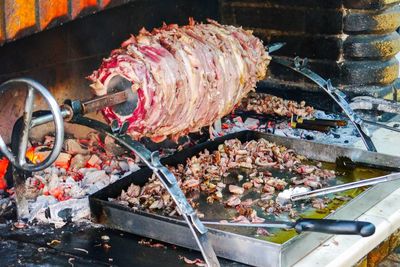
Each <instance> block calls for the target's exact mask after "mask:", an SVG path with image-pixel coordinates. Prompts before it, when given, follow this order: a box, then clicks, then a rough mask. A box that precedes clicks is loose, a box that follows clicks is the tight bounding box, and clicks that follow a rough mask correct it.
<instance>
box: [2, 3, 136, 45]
mask: <svg viewBox="0 0 400 267" xmlns="http://www.w3.org/2000/svg"><path fill="white" fill-rule="evenodd" d="M129 1H130V0H1V1H0V45H1V44H2V43H5V42H9V41H12V40H16V39H18V38H20V37H23V36H26V35H29V34H32V33H35V32H39V31H42V30H45V29H49V28H52V27H54V26H56V25H60V24H62V23H65V22H67V21H69V20H73V19H75V18H78V17H82V16H85V15H87V14H91V13H94V12H97V11H99V10H102V9H105V8H109V7H112V6H117V5H120V4H123V3H126V2H129Z"/></svg>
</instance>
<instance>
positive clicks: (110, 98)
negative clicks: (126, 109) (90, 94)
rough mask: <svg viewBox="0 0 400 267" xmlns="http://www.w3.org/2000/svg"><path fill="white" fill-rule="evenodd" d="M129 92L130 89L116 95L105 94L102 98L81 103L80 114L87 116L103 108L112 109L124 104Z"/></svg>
mask: <svg viewBox="0 0 400 267" xmlns="http://www.w3.org/2000/svg"><path fill="white" fill-rule="evenodd" d="M129 90H131V89H127V90H124V91H120V92H116V93H111V94H106V95H103V96H99V97H96V98H93V99H89V100H86V101H83V102H82V113H83V114H87V113H91V112H95V111H98V110H100V109H102V108H105V107H112V106H115V105H117V104H121V103H124V102H125V101H127V100H128V93H129Z"/></svg>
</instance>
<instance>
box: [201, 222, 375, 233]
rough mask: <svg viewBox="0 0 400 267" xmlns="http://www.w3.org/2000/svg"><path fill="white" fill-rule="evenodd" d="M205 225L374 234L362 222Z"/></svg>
mask: <svg viewBox="0 0 400 267" xmlns="http://www.w3.org/2000/svg"><path fill="white" fill-rule="evenodd" d="M202 222H203V224H205V225H216V226H231V227H261V228H283V229H292V228H293V229H295V230H296V232H297V233H301V232H319V233H326V234H335V235H360V236H362V237H367V236H371V235H373V234H374V233H375V225H373V224H372V223H370V222H364V221H349V220H330V219H299V220H297V221H294V222H290V221H266V222H263V223H239V222H219V221H202Z"/></svg>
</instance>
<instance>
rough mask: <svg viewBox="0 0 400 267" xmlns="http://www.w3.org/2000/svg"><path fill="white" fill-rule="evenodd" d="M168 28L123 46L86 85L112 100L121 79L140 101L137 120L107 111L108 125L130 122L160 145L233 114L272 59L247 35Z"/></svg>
mask: <svg viewBox="0 0 400 267" xmlns="http://www.w3.org/2000/svg"><path fill="white" fill-rule="evenodd" d="M189 21H190V23H189V25H187V26H183V27H178V25H175V24H174V25H164V26H163V27H161V28H159V29H153V31H152V32H148V31H146V30H145V29H142V30H141V31H140V34H139V35H138V36H132V37H131V38H130V39H128V40H126V41H125V42H124V43H123V44H122V47H121V48H119V49H116V50H114V51H112V52H111V55H110V57H109V58H106V59H104V61H103V63H102V65H101V66H100V68H99V69H98V70H96V71H94V72H93V74H92V75H91V76H89V79H90V80H91V81H93V84H92V88H94V91H95V93H96V94H97V95H104V94H107V88H108V84H109V82H110V80H111V79H112V78H113V77H115V76H117V75H119V76H122V77H124V78H126V79H127V80H129V81H130V82H132V90H133V91H134V92H137V94H138V105H137V107H136V109H135V110H134V112H133V114H131V115H128V116H121V115H119V114H117V113H116V112H115V110H114V109H113V108H112V107H107V108H105V109H103V111H102V112H103V114H104V116H105V118H106V120H107V121H112V120H117V121H119V123H122V122H124V121H128V122H129V130H128V132H129V133H130V135H131V136H132V137H133V138H141V137H143V136H147V137H150V138H152V140H153V141H156V142H157V141H159V142H161V141H162V140H164V139H165V138H166V137H169V136H170V137H172V138H173V139H176V138H178V137H179V136H182V135H186V134H188V133H190V132H197V131H199V130H200V129H201V128H202V127H204V126H208V125H211V124H212V123H213V122H214V121H216V120H217V119H219V118H221V117H223V116H224V115H226V114H228V113H229V112H231V111H232V110H233V109H234V107H235V105H237V104H238V103H240V101H241V99H242V98H243V97H245V96H246V95H247V93H249V92H250V91H251V90H252V89H254V87H255V85H256V82H257V81H258V80H261V79H263V78H264V77H265V74H266V68H267V65H268V63H269V59H270V58H269V56H268V54H267V52H266V51H265V48H264V46H263V44H262V42H261V40H259V39H258V38H256V37H255V36H253V35H252V33H251V32H250V31H246V30H243V29H242V28H237V27H233V26H225V25H220V24H218V23H217V22H215V21H213V20H208V22H209V23H207V24H202V23H195V22H194V21H193V19H190V20H189Z"/></svg>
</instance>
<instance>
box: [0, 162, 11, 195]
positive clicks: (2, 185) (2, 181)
mask: <svg viewBox="0 0 400 267" xmlns="http://www.w3.org/2000/svg"><path fill="white" fill-rule="evenodd" d="M8 163H9V161H8V159H7V158H5V157H4V158H2V159H0V189H3V190H4V189H6V188H7V181H6V178H5V176H6V172H7V168H8Z"/></svg>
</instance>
